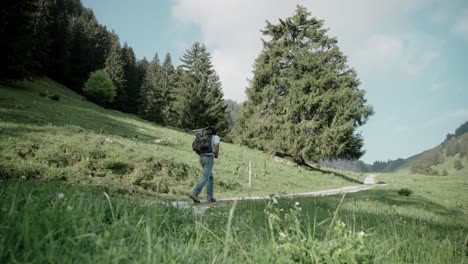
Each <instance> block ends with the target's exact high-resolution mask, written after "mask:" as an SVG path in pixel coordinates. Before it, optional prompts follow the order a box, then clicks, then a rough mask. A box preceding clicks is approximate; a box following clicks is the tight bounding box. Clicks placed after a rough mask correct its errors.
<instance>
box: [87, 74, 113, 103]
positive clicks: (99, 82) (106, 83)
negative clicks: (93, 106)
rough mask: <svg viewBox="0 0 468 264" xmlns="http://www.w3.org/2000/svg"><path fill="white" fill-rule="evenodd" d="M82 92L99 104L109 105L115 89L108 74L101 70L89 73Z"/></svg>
mask: <svg viewBox="0 0 468 264" xmlns="http://www.w3.org/2000/svg"><path fill="white" fill-rule="evenodd" d="M83 91H84V92H85V93H86V94H87V95H88V96H89V97H90V98H91V99H92V100H93V101H95V102H97V103H99V104H105V103H111V102H112V101H113V100H114V97H115V95H116V89H115V86H114V84H113V83H112V80H111V79H110V77H109V74H107V72H105V71H103V70H97V71H95V72H93V73H91V75H90V76H89V79H88V81H87V82H86V83H85V86H84V88H83Z"/></svg>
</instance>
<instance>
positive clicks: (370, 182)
mask: <svg viewBox="0 0 468 264" xmlns="http://www.w3.org/2000/svg"><path fill="white" fill-rule="evenodd" d="M374 186H375V175H374V174H369V175H368V176H367V177H366V178H365V179H364V185H358V186H348V187H342V188H337V189H328V190H323V191H316V192H305V193H293V194H283V195H274V197H275V198H288V199H292V198H297V197H317V196H329V195H335V194H342V193H355V192H360V191H365V190H368V189H371V188H373V187H374ZM270 198H271V197H270V196H249V197H233V198H224V199H218V201H217V202H216V203H206V202H202V203H201V204H194V203H192V202H186V201H173V202H169V203H167V204H170V205H172V206H174V207H177V208H187V207H190V206H193V207H194V211H195V212H196V213H198V214H200V213H201V214H203V212H204V211H205V210H206V209H207V208H210V207H214V206H223V205H226V204H228V203H232V202H234V201H260V200H267V199H270Z"/></svg>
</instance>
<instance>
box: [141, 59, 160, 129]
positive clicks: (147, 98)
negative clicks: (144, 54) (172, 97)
mask: <svg viewBox="0 0 468 264" xmlns="http://www.w3.org/2000/svg"><path fill="white" fill-rule="evenodd" d="M162 83H163V70H162V67H161V64H160V62H159V58H158V54H156V55H155V56H154V58H153V60H152V61H151V63H150V64H149V65H148V68H147V70H146V74H145V78H144V81H143V84H142V87H141V98H142V107H141V114H142V115H143V117H145V118H146V119H148V120H150V121H153V122H155V123H158V124H163V123H164V116H163V108H164V105H165V103H166V101H165V98H164V97H163V96H164V92H163V90H162Z"/></svg>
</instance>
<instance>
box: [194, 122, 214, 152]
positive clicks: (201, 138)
mask: <svg viewBox="0 0 468 264" xmlns="http://www.w3.org/2000/svg"><path fill="white" fill-rule="evenodd" d="M212 136H213V130H212V129H210V128H202V129H199V130H197V134H196V136H195V140H194V141H193V143H192V149H193V151H195V152H196V153H197V154H198V155H201V154H206V153H213V149H212V148H211V137H212Z"/></svg>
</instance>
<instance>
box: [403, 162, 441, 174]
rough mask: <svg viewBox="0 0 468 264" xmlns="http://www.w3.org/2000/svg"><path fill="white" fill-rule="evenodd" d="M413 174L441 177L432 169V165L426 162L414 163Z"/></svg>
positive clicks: (411, 170)
mask: <svg viewBox="0 0 468 264" xmlns="http://www.w3.org/2000/svg"><path fill="white" fill-rule="evenodd" d="M410 173H411V174H424V175H439V172H437V171H436V170H434V169H432V168H431V164H430V163H429V162H427V161H424V160H419V161H416V162H414V163H413V165H412V166H411V169H410Z"/></svg>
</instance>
